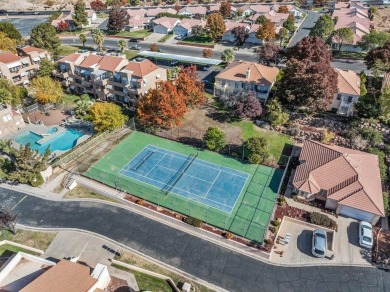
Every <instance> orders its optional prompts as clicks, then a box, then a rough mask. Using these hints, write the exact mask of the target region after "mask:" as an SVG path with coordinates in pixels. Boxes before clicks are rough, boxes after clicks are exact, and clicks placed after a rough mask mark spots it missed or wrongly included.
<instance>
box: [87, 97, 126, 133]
mask: <svg viewBox="0 0 390 292" xmlns="http://www.w3.org/2000/svg"><path fill="white" fill-rule="evenodd" d="M89 114H90V116H91V121H92V123H93V125H94V128H95V130H96V131H98V132H105V131H112V130H115V129H117V128H120V127H122V126H123V125H124V123H125V122H126V121H127V116H125V115H124V114H122V111H121V108H120V107H119V106H117V105H116V104H114V103H102V102H96V103H94V104H93V105H92V106H91V108H90V109H89Z"/></svg>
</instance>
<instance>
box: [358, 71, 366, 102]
mask: <svg viewBox="0 0 390 292" xmlns="http://www.w3.org/2000/svg"><path fill="white" fill-rule="evenodd" d="M366 83H367V75H366V73H364V71H362V72H360V96H361V97H364V96H365V95H366V94H367V87H366Z"/></svg>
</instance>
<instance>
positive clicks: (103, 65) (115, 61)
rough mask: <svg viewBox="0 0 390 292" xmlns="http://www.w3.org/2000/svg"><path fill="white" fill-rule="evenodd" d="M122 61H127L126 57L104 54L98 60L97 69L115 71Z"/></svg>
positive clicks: (122, 64) (121, 65)
mask: <svg viewBox="0 0 390 292" xmlns="http://www.w3.org/2000/svg"><path fill="white" fill-rule="evenodd" d="M124 61H126V63H127V59H124V58H121V57H115V56H104V57H103V58H102V59H101V60H100V61H99V69H100V70H105V71H117V70H120V69H122V68H121V67H123V66H124Z"/></svg>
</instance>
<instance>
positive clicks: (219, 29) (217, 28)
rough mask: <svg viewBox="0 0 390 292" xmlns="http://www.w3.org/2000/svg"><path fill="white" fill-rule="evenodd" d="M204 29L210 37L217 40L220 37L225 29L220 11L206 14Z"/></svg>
mask: <svg viewBox="0 0 390 292" xmlns="http://www.w3.org/2000/svg"><path fill="white" fill-rule="evenodd" d="M206 29H207V31H208V34H209V36H210V37H211V38H212V39H214V40H218V39H219V38H221V37H222V36H223V34H224V33H225V31H226V26H225V22H224V21H223V17H222V15H221V14H220V13H213V14H210V15H209V16H207V22H206Z"/></svg>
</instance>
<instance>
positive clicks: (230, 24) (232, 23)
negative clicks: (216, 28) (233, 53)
mask: <svg viewBox="0 0 390 292" xmlns="http://www.w3.org/2000/svg"><path fill="white" fill-rule="evenodd" d="M237 26H242V27H248V28H249V24H248V23H244V22H237V21H231V20H226V21H225V27H226V31H229V30H232V29H233V28H235V27H237Z"/></svg>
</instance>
